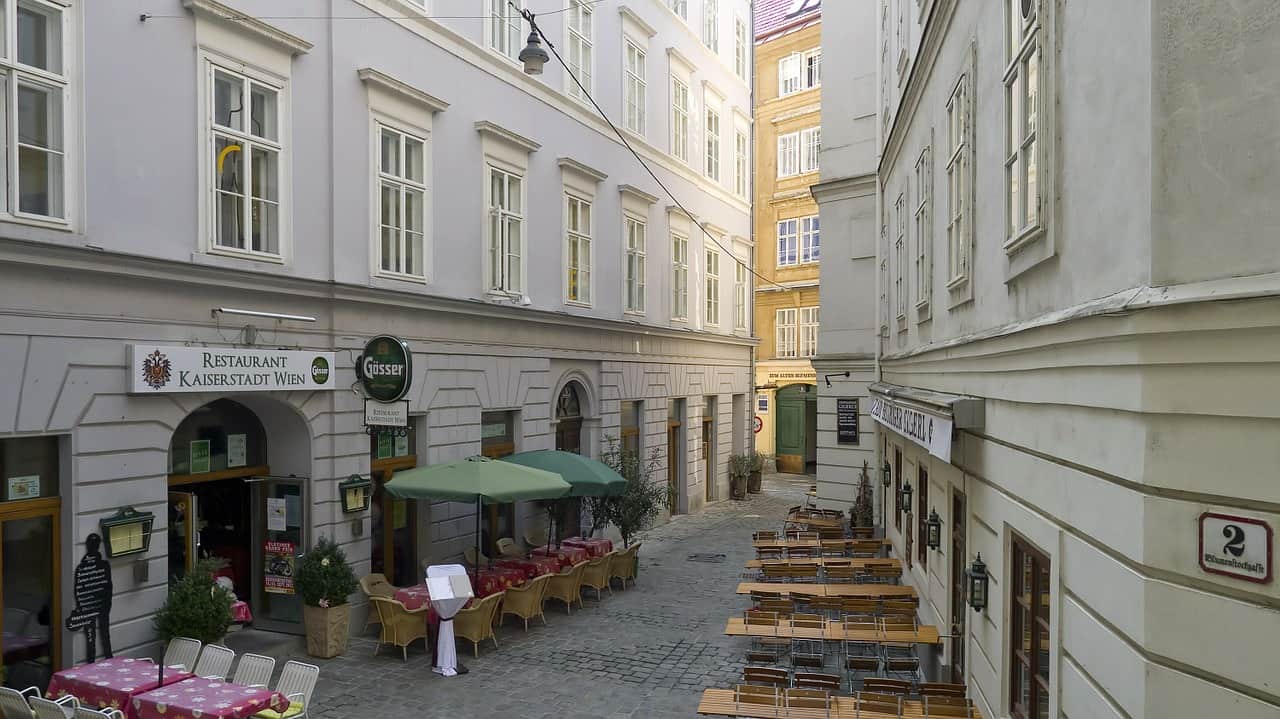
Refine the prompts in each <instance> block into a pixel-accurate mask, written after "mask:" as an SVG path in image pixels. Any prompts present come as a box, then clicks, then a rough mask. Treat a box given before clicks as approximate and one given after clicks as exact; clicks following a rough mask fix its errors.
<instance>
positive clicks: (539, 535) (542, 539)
mask: <svg viewBox="0 0 1280 719" xmlns="http://www.w3.org/2000/svg"><path fill="white" fill-rule="evenodd" d="M520 538H521V539H523V540H524V543H525V544H526V545H528V546H529V548H530V549H532V548H534V547H545V546H547V528H546V527H543V526H536V527H529V528H528V529H526V530H524V533H522V534H521V535H520Z"/></svg>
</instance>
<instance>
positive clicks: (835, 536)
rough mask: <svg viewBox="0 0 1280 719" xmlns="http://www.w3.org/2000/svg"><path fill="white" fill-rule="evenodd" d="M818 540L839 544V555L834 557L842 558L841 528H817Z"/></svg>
mask: <svg viewBox="0 0 1280 719" xmlns="http://www.w3.org/2000/svg"><path fill="white" fill-rule="evenodd" d="M818 540H819V541H821V542H839V544H840V554H838V555H836V556H844V552H845V542H844V529H842V528H841V527H818Z"/></svg>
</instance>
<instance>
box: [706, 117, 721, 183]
mask: <svg viewBox="0 0 1280 719" xmlns="http://www.w3.org/2000/svg"><path fill="white" fill-rule="evenodd" d="M707 100H708V101H707V103H706V105H707V121H706V124H705V127H704V132H705V134H706V140H707V162H706V168H705V172H706V175H707V177H708V178H709V179H711V180H714V181H716V182H719V181H720V112H719V111H718V110H716V109H715V108H714V107H712V105H711V102H710V97H709V96H708V98H707Z"/></svg>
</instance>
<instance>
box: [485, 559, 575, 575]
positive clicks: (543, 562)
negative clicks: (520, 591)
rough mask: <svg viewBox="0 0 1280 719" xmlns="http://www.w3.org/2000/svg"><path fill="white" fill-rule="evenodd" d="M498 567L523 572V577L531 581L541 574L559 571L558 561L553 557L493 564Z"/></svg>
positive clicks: (502, 560) (512, 560) (505, 560)
mask: <svg viewBox="0 0 1280 719" xmlns="http://www.w3.org/2000/svg"><path fill="white" fill-rule="evenodd" d="M495 564H496V565H497V566H499V567H511V568H514V569H519V570H521V571H523V572H524V574H525V577H526V578H528V579H533V578H534V577H540V576H542V575H543V574H556V573H557V572H559V571H560V560H559V559H556V558H555V557H522V558H520V559H501V560H498V561H497V562H496V563H495Z"/></svg>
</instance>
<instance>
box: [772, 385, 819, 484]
mask: <svg viewBox="0 0 1280 719" xmlns="http://www.w3.org/2000/svg"><path fill="white" fill-rule="evenodd" d="M774 408H775V416H774V448H775V450H774V451H775V452H776V454H777V462H778V471H779V472H787V473H790V474H805V473H808V472H812V471H815V469H816V465H817V460H818V393H817V387H816V386H815V385H811V384H791V385H787V386H786V387H782V388H781V389H779V390H778V393H777V398H776V399H775V400H774Z"/></svg>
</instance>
